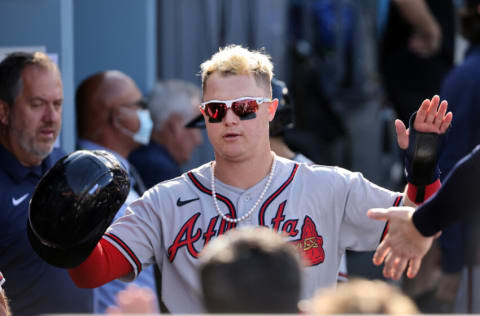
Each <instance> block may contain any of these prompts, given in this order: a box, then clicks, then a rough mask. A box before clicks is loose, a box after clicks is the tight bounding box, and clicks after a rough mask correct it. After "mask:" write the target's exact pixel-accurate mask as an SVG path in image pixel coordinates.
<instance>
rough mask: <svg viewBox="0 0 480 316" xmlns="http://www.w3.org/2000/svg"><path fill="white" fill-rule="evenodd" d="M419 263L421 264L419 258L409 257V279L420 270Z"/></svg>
mask: <svg viewBox="0 0 480 316" xmlns="http://www.w3.org/2000/svg"><path fill="white" fill-rule="evenodd" d="M421 264H422V260H421V259H418V258H410V260H409V263H408V270H407V277H409V278H410V279H413V278H414V277H415V276H416V275H417V273H418V270H420V266H421Z"/></svg>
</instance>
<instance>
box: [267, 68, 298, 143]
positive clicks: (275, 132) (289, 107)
mask: <svg viewBox="0 0 480 316" xmlns="http://www.w3.org/2000/svg"><path fill="white" fill-rule="evenodd" d="M272 98H273V99H278V108H277V112H276V113H275V118H274V119H273V120H272V121H271V122H270V136H280V135H282V134H283V133H284V132H285V131H286V130H288V129H291V128H293V127H294V126H295V107H294V105H293V102H292V100H291V99H290V95H289V94H288V88H287V85H286V84H285V82H283V81H281V80H278V79H275V78H274V79H272Z"/></svg>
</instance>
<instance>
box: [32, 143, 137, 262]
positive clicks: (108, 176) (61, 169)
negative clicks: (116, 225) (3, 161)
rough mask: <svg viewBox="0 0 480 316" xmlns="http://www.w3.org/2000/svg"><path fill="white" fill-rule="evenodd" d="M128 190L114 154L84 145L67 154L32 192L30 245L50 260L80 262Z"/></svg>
mask: <svg viewBox="0 0 480 316" xmlns="http://www.w3.org/2000/svg"><path fill="white" fill-rule="evenodd" d="M129 190H130V181H129V178H128V174H127V172H126V171H125V169H124V168H122V167H121V165H120V163H119V162H118V160H117V159H116V158H115V157H114V156H113V155H112V154H110V153H108V152H106V151H100V150H98V151H88V150H79V151H75V152H73V153H71V154H69V155H67V156H65V157H63V158H62V159H60V160H59V161H58V162H57V163H56V164H55V165H54V166H53V167H52V168H51V169H50V170H49V171H48V172H47V173H46V174H45V175H44V176H43V177H42V179H41V180H40V182H39V183H38V185H37V186H36V188H35V191H34V193H33V196H32V200H31V201H30V208H29V213H28V227H27V234H28V238H29V240H30V244H31V245H32V247H33V249H34V250H35V252H36V253H37V254H38V255H39V256H40V257H41V258H42V259H43V260H45V261H46V262H48V263H49V264H51V265H54V266H57V267H60V268H73V267H75V266H77V265H79V264H80V263H82V262H83V261H84V260H85V259H86V258H87V257H88V256H89V254H90V253H91V252H92V250H93V249H94V248H95V246H96V244H97V242H98V241H99V240H100V239H101V238H102V236H103V233H104V232H105V230H106V229H107V228H108V226H109V225H110V224H111V222H112V220H113V218H114V217H115V214H116V213H117V211H118V210H119V208H120V207H121V206H122V204H123V203H124V202H125V200H126V198H127V195H128V192H129Z"/></svg>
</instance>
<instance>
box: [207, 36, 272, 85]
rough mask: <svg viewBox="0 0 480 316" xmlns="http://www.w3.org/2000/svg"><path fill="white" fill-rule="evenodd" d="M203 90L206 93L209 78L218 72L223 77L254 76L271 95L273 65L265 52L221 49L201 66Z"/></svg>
mask: <svg viewBox="0 0 480 316" xmlns="http://www.w3.org/2000/svg"><path fill="white" fill-rule="evenodd" d="M200 68H201V76H202V89H203V91H204V92H205V87H206V82H207V79H208V78H209V76H210V75H211V74H212V73H214V72H218V73H220V74H221V75H222V76H230V75H249V74H252V75H253V76H254V78H255V81H256V82H257V84H258V85H263V86H264V87H265V88H266V89H268V90H267V91H270V94H271V89H272V88H271V80H272V78H273V64H272V62H271V57H270V56H269V55H268V54H267V53H265V52H264V51H254V50H248V49H247V48H244V47H242V46H240V45H229V46H226V47H224V48H220V49H219V51H218V52H217V53H215V54H214V55H213V56H212V57H211V58H210V59H209V60H207V61H205V62H203V63H202V64H201V65H200Z"/></svg>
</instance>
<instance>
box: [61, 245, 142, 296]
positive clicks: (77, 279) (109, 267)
mask: <svg viewBox="0 0 480 316" xmlns="http://www.w3.org/2000/svg"><path fill="white" fill-rule="evenodd" d="M131 272H133V268H132V266H131V265H130V263H129V262H128V260H127V258H125V257H124V255H123V254H122V253H121V252H120V251H119V250H118V249H117V248H116V247H115V246H113V245H112V244H111V243H109V242H108V241H106V240H105V239H103V238H102V239H101V240H100V241H99V242H98V244H97V246H96V247H95V249H93V251H92V253H91V254H90V256H88V258H87V259H86V260H85V261H84V262H82V264H80V265H79V266H77V267H75V268H73V269H69V270H68V273H69V274H70V277H71V278H72V280H73V282H74V283H75V284H76V285H77V286H78V287H80V288H95V287H99V286H101V285H104V284H105V283H108V282H110V281H112V280H115V279H118V278H120V277H122V276H124V275H126V274H128V273H131Z"/></svg>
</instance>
